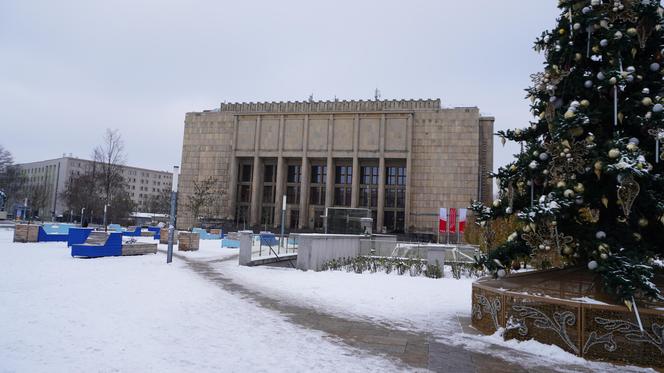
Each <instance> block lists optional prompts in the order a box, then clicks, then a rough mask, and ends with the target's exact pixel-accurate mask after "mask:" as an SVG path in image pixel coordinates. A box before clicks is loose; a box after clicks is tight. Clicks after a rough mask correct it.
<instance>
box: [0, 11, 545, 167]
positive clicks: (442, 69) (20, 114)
mask: <svg viewBox="0 0 664 373" xmlns="http://www.w3.org/2000/svg"><path fill="white" fill-rule="evenodd" d="M557 3H558V1H557V0H546V1H541V0H538V1H533V0H503V1H496V0H475V1H451V0H430V1H424V0H419V1H418V0H409V1H404V0H401V1H393V0H380V1H379V0H376V1H363V0H353V1H350V0H334V1H332V0H328V1H312V0H309V1H304V0H303V1H295V0H283V1H248V0H243V1H222V0H187V1H184V0H183V1H167V0H159V1H157V0H148V1H141V0H121V1H113V0H107V1H91V0H80V1H68V0H58V1H53V0H45V1H32V0H3V1H0V127H1V130H0V144H1V145H3V146H4V147H5V148H7V149H9V150H10V151H11V152H12V153H13V154H14V158H15V161H16V162H29V161H37V160H43V159H50V158H57V157H60V156H61V155H62V154H63V153H73V154H74V155H75V156H79V157H89V156H90V153H91V150H92V148H93V147H94V146H95V145H96V144H98V143H99V141H100V139H101V137H102V135H103V133H104V131H105V129H106V128H117V129H119V130H120V132H121V133H122V135H123V137H124V139H125V145H126V151H127V155H128V163H129V164H130V165H133V166H139V167H146V168H156V169H164V170H166V169H170V168H171V167H172V165H174V164H179V162H180V154H181V147H182V133H183V122H184V115H185V113H186V112H188V111H200V110H204V109H212V108H215V107H218V106H219V103H220V102H222V101H227V102H234V101H247V102H248V101H254V102H256V101H287V100H292V101H295V100H305V99H307V98H308V97H309V95H310V94H312V93H313V95H314V99H316V100H326V99H333V98H334V97H335V96H336V97H338V98H339V99H370V98H372V97H373V94H374V89H375V88H378V89H379V90H380V91H381V92H382V97H383V98H384V99H399V98H406V99H409V98H413V99H416V98H440V99H441V100H442V102H443V105H444V106H478V107H479V108H480V110H481V112H482V113H483V114H487V115H493V116H495V117H496V130H498V129H502V128H514V127H522V126H526V125H527V124H528V121H529V120H531V115H530V113H529V106H528V105H529V102H528V101H527V100H525V99H524V97H525V92H524V89H525V88H527V87H528V85H529V84H530V81H529V75H530V74H531V73H534V72H537V71H540V70H541V68H542V62H543V59H544V57H543V56H542V55H539V54H537V53H535V52H534V51H533V50H532V43H533V41H534V40H535V38H536V37H537V36H538V35H539V34H540V33H541V32H542V31H543V30H545V29H548V28H551V27H553V26H554V25H555V18H556V17H557V16H558V10H557V8H556V4H557ZM516 150H517V148H516V146H512V147H509V146H508V147H505V148H503V147H502V146H500V144H499V143H498V142H496V146H495V152H496V153H495V155H496V157H495V159H496V166H497V165H500V164H504V163H506V162H507V161H509V159H510V158H511V154H512V153H513V152H515V151H516Z"/></svg>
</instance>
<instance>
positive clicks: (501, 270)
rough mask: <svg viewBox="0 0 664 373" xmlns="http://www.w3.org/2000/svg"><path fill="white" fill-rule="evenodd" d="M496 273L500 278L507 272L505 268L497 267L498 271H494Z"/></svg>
mask: <svg viewBox="0 0 664 373" xmlns="http://www.w3.org/2000/svg"><path fill="white" fill-rule="evenodd" d="M496 274H497V275H498V277H501V278H502V277H505V275H507V273H506V272H505V270H504V269H502V268H501V269H499V270H498V272H496Z"/></svg>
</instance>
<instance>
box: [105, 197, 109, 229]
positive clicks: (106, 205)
mask: <svg viewBox="0 0 664 373" xmlns="http://www.w3.org/2000/svg"><path fill="white" fill-rule="evenodd" d="M108 206H110V205H109V204H108V203H107V204H105V205H104V232H106V231H108V228H107V227H106V208H107V207H108Z"/></svg>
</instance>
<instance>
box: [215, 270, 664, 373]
mask: <svg viewBox="0 0 664 373" xmlns="http://www.w3.org/2000/svg"><path fill="white" fill-rule="evenodd" d="M215 266H216V268H217V270H218V271H219V272H220V273H222V274H224V275H226V276H228V277H230V278H232V279H233V281H236V282H238V283H241V284H243V285H244V286H246V287H249V288H251V289H254V290H257V291H259V292H261V293H263V294H265V295H267V296H270V297H273V298H275V299H287V300H288V301H289V302H292V303H295V304H298V305H301V306H305V307H311V308H314V309H317V310H321V311H325V312H331V313H334V314H337V315H342V316H344V317H347V318H355V319H360V320H371V321H374V322H379V323H384V324H390V325H392V326H394V327H396V328H404V329H408V330H415V331H421V332H428V333H432V334H433V335H434V336H435V337H436V339H437V340H438V341H439V342H442V343H446V344H452V345H456V346H463V347H464V348H466V349H468V350H472V351H476V352H480V353H489V354H492V355H494V356H496V357H499V358H505V353H511V354H512V356H514V357H515V359H516V357H517V356H518V361H519V362H520V364H522V365H523V366H524V367H528V368H532V369H534V370H536V369H537V367H541V366H543V365H544V366H551V367H555V366H565V365H569V364H574V365H575V366H581V367H584V368H586V369H589V370H592V371H598V372H640V371H653V370H646V369H642V368H638V367H624V366H615V365H612V364H607V363H599V362H591V361H587V360H585V359H582V358H580V357H578V356H576V355H573V354H570V353H568V352H566V351H564V350H562V349H561V348H559V347H557V346H553V345H545V344H542V343H539V342H536V341H532V340H531V341H525V342H520V341H516V340H509V341H504V340H503V338H502V337H501V336H500V335H498V334H495V335H492V336H484V335H477V334H467V333H463V332H462V330H461V327H462V325H461V323H466V324H468V323H470V310H471V290H472V282H473V281H474V279H468V278H462V279H461V280H455V279H453V278H451V274H450V272H449V270H447V271H446V272H445V275H446V276H447V277H445V278H442V279H430V278H426V277H410V276H408V275H403V276H398V275H396V274H389V275H388V274H384V273H374V274H371V273H366V272H365V273H364V274H355V273H348V272H345V271H326V272H313V271H308V272H302V271H298V270H294V269H290V268H278V267H265V266H263V267H240V266H238V265H237V261H236V260H230V261H225V262H221V263H217V264H216V265H215ZM464 326H466V325H464ZM565 370H566V368H564V367H563V368H562V371H565ZM567 370H568V371H569V369H567Z"/></svg>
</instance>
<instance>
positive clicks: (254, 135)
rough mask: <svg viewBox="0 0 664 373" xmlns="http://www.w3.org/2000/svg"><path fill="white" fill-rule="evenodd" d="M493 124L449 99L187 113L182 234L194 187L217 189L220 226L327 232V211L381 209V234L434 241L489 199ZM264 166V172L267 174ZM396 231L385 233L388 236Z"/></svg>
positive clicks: (225, 107)
mask: <svg viewBox="0 0 664 373" xmlns="http://www.w3.org/2000/svg"><path fill="white" fill-rule="evenodd" d="M493 122H494V119H493V118H491V117H482V116H481V115H480V112H479V109H478V108H475V107H469V108H453V109H444V108H441V104H440V100H393V101H325V102H272V103H234V104H222V105H221V107H220V108H219V109H216V110H211V111H204V112H193V113H187V114H186V117H185V129H184V142H183V147H182V168H181V176H180V182H179V183H180V185H179V191H180V193H179V201H178V206H179V207H178V228H188V227H190V226H193V225H195V219H194V218H193V217H192V216H191V212H190V211H189V210H188V209H187V208H186V201H187V196H189V195H191V193H192V192H193V189H194V182H195V181H196V182H200V181H203V180H205V179H207V178H209V177H212V178H214V179H215V180H216V185H217V188H218V191H219V193H218V194H219V198H218V201H217V203H218V205H219V210H218V212H217V215H218V216H215V217H216V218H220V219H228V220H234V221H235V222H236V223H238V225H239V226H240V228H242V226H261V227H265V226H267V227H268V228H274V227H278V226H280V223H281V197H280V196H283V195H287V196H288V203H287V211H286V212H287V214H286V220H287V221H286V226H287V227H290V228H294V229H316V228H318V227H320V221H321V219H320V216H321V215H322V214H324V209H325V207H330V206H347V207H367V208H370V209H372V211H373V215H374V219H375V222H376V227H377V231H379V232H380V231H389V232H425V233H435V232H436V230H437V224H438V218H437V216H438V209H439V208H440V207H466V206H468V205H469V204H470V201H471V200H473V199H477V198H481V199H482V200H484V201H489V200H490V199H491V195H492V192H491V190H492V184H491V181H490V179H488V178H487V177H486V174H487V172H489V171H491V170H492V169H493V156H492V153H493V145H492V144H493V141H492V133H493ZM256 166H257V167H256ZM384 227H385V229H383V228H384Z"/></svg>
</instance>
